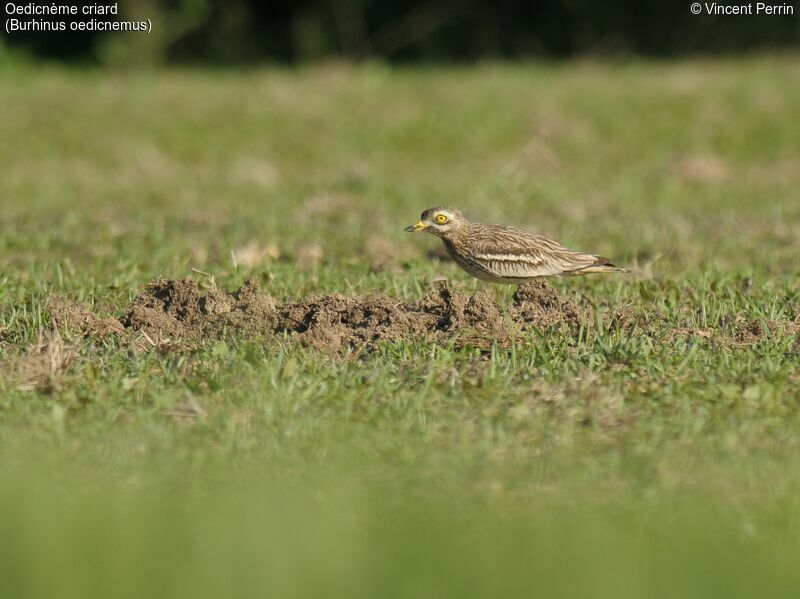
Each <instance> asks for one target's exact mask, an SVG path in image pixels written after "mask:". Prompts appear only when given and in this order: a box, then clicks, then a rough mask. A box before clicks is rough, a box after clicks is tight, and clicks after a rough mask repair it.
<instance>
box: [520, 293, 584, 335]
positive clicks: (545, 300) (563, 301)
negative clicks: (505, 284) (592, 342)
mask: <svg viewBox="0 0 800 599" xmlns="http://www.w3.org/2000/svg"><path fill="white" fill-rule="evenodd" d="M513 307H514V315H515V316H516V318H517V319H519V320H521V321H522V322H524V323H527V324H532V325H534V326H536V327H538V328H540V329H547V328H551V327H554V326H558V325H560V324H565V325H567V326H571V327H578V326H580V324H581V322H582V321H585V320H586V318H587V313H586V310H585V309H582V308H581V307H580V306H578V304H577V303H575V301H574V300H572V299H570V298H567V297H564V296H563V295H562V294H560V293H558V292H557V291H556V290H555V289H553V288H552V287H550V285H548V284H547V283H546V282H545V281H533V282H531V283H526V284H525V285H520V286H519V288H518V289H517V291H516V293H514V306H513Z"/></svg>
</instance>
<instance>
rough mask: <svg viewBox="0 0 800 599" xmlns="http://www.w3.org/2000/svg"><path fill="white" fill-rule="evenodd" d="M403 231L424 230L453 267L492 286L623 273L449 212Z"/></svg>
mask: <svg viewBox="0 0 800 599" xmlns="http://www.w3.org/2000/svg"><path fill="white" fill-rule="evenodd" d="M405 230H406V231H407V232H418V231H427V232H428V233H433V234H434V235H436V236H437V237H439V238H441V240H442V242H443V243H444V247H445V248H446V249H447V251H448V253H449V254H450V256H452V257H453V260H455V262H456V264H458V265H459V266H460V267H461V268H463V269H464V270H465V271H467V272H468V273H469V274H471V275H472V276H473V277H476V278H478V279H481V280H483V281H490V282H492V283H524V282H525V281H529V280H531V279H536V278H538V277H550V276H555V275H585V274H590V273H608V272H629V271H627V270H625V269H624V268H617V267H616V266H614V265H613V264H612V263H611V262H610V261H609V260H608V259H607V258H603V257H602V256H595V255H594V254H584V253H582V252H576V251H573V250H568V249H567V248H565V247H563V246H561V245H560V244H558V243H556V242H555V241H552V240H550V239H547V238H546V237H542V236H541V235H537V234H536V233H531V232H530V231H526V230H525V229H518V228H516V227H509V226H507V225H484V224H480V223H471V222H469V221H468V220H467V219H466V218H465V217H464V215H463V214H461V212H459V211H458V210H456V209H455V208H449V207H447V206H440V207H438V208H430V209H429V210H426V211H425V212H423V213H422V217H421V218H420V221H419V222H418V223H417V224H416V225H411V226H410V227H406V229H405Z"/></svg>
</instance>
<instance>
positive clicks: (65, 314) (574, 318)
mask: <svg viewBox="0 0 800 599" xmlns="http://www.w3.org/2000/svg"><path fill="white" fill-rule="evenodd" d="M49 309H50V312H51V316H52V319H53V323H54V325H55V326H56V327H58V328H63V327H66V328H68V329H71V330H73V331H80V332H82V333H83V334H84V335H85V336H86V337H91V338H93V339H104V338H106V337H108V336H109V335H115V336H118V337H120V338H122V339H123V340H125V341H126V342H128V343H132V344H133V345H135V346H139V347H142V348H157V349H167V348H170V347H174V346H185V345H186V344H187V343H188V344H189V345H191V342H193V341H194V342H200V341H202V340H205V339H219V338H223V337H225V336H226V335H228V334H235V335H243V336H246V337H270V336H275V335H280V336H284V335H287V336H290V337H293V338H296V339H297V340H298V341H300V342H301V343H304V344H306V345H309V346H312V347H315V348H318V349H322V350H326V351H333V352H338V351H344V350H348V349H357V350H363V349H368V348H371V347H374V346H375V344H376V343H378V342H381V341H398V340H414V339H428V340H433V341H438V342H452V343H454V344H456V345H458V346H467V347H475V348H479V349H481V350H488V349H490V348H491V347H492V346H493V345H500V346H508V345H510V343H511V342H512V341H513V340H514V339H515V338H516V337H517V336H518V335H520V334H521V333H522V334H524V333H525V332H526V331H530V330H531V329H538V330H541V331H545V332H558V333H559V334H562V335H575V334H576V333H577V331H578V330H579V329H580V327H581V325H583V326H587V327H591V326H593V325H594V312H593V310H592V308H587V307H585V306H583V305H581V304H578V303H577V302H575V301H574V300H572V299H571V298H568V297H565V296H564V295H562V294H560V293H558V292H557V291H556V290H554V289H552V288H551V287H550V286H549V285H548V284H547V283H546V282H545V281H537V282H533V283H528V284H526V285H522V286H520V287H519V288H518V289H517V291H516V293H515V294H514V296H513V300H512V302H511V305H509V306H507V307H503V308H501V307H499V306H498V305H497V304H496V303H495V302H494V301H493V299H492V298H491V297H490V295H489V294H487V293H486V292H484V291H479V292H477V293H475V294H472V295H469V294H466V293H464V292H463V291H460V290H458V289H454V288H452V287H450V286H449V285H448V284H446V283H438V284H436V285H434V287H433V288H432V289H431V290H430V292H429V293H428V294H427V295H425V296H424V297H422V298H421V299H419V300H416V301H403V300H398V299H394V298H391V297H389V296H387V295H383V294H377V295H368V296H364V297H360V298H353V297H346V296H343V295H340V294H338V293H333V294H328V295H320V296H316V297H310V298H304V299H302V300H300V301H297V302H285V303H281V302H278V301H276V300H275V299H274V298H272V297H271V296H270V295H269V294H266V293H264V292H262V290H261V286H260V284H259V282H258V279H256V278H252V279H250V280H248V281H247V282H246V283H245V284H244V285H242V287H241V288H239V289H238V290H236V291H234V292H233V293H225V292H221V291H218V290H215V289H214V290H210V291H206V290H203V289H201V288H200V287H199V286H198V285H197V283H195V282H194V281H192V280H189V279H183V280H168V279H157V280H156V281H153V282H152V283H150V284H149V285H148V286H147V287H146V288H145V289H144V291H143V292H142V293H140V294H139V295H138V296H137V297H136V298H135V299H134V300H133V302H132V303H131V305H130V307H129V308H128V310H127V312H126V314H125V316H124V317H123V318H122V319H120V320H116V319H114V318H110V317H106V318H103V317H101V316H98V315H97V314H94V313H93V312H91V311H90V310H87V309H86V308H84V307H82V306H80V305H78V304H75V303H73V302H70V301H69V300H66V299H64V298H60V297H53V298H51V299H50V302H49ZM603 320H604V323H605V324H604V326H606V327H608V328H609V329H617V330H621V331H623V332H625V333H627V334H634V332H636V333H637V334H645V335H650V336H652V337H655V338H659V339H664V340H667V341H671V340H675V339H683V338H687V339H689V338H705V339H709V340H710V341H711V342H713V343H715V344H717V345H722V346H725V347H742V346H749V345H753V344H755V343H757V342H759V341H760V340H761V339H764V338H765V337H767V336H768V335H769V334H770V333H771V332H780V331H783V330H789V331H790V332H795V331H800V323H797V322H786V321H780V322H768V323H766V324H763V323H762V322H761V321H756V320H745V319H744V318H739V319H737V320H736V321H735V322H734V323H733V325H734V326H733V327H732V330H733V334H732V335H726V334H725V333H723V331H722V330H720V329H697V328H692V327H683V328H675V327H674V326H673V327H665V326H664V325H665V322H664V320H665V319H664V316H663V315H662V314H661V313H660V312H658V311H657V310H654V309H652V307H642V306H638V305H628V306H617V307H615V308H613V309H612V310H610V311H607V312H605V313H604V314H603ZM728 324H731V323H728Z"/></svg>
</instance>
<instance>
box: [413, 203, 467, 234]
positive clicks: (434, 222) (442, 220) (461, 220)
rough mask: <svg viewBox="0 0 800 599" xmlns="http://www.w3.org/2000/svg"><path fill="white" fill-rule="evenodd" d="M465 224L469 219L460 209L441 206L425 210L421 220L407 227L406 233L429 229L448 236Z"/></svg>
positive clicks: (429, 231) (431, 231)
mask: <svg viewBox="0 0 800 599" xmlns="http://www.w3.org/2000/svg"><path fill="white" fill-rule="evenodd" d="M465 225H469V221H468V220H467V219H466V218H465V217H464V215H463V214H461V213H460V212H459V211H458V210H456V209H455V208H448V207H447V206H439V207H438V208H429V209H428V210H426V211H425V212H423V213H422V216H421V217H420V219H419V222H418V223H417V224H416V225H410V226H408V227H406V228H405V231H406V233H418V232H420V231H427V232H428V233H433V234H434V235H436V236H438V237H447V236H448V235H451V234H452V233H454V232H456V231H458V230H459V229H460V228H461V227H463V226H465Z"/></svg>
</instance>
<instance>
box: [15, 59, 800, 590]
mask: <svg viewBox="0 0 800 599" xmlns="http://www.w3.org/2000/svg"><path fill="white" fill-rule="evenodd" d="M0 78H2V83H3V84H2V85H0V104H2V106H3V110H2V111H0V138H2V139H3V140H4V143H2V144H0V211H1V212H0V213H2V223H3V230H2V234H0V360H3V362H0V363H4V364H10V363H11V361H13V360H14V359H18V357H19V356H20V355H22V354H24V352H25V351H26V350H28V349H29V348H31V347H32V346H35V345H36V344H37V343H38V342H39V340H40V339H41V338H42V336H43V335H46V334H47V333H48V331H49V330H50V321H49V315H48V313H47V310H46V308H45V303H46V298H47V297H48V296H49V295H51V294H60V295H63V296H67V297H69V298H71V299H74V300H77V301H81V302H84V303H85V304H87V305H89V306H91V307H92V308H93V309H94V310H96V311H98V312H100V313H104V314H112V315H115V316H121V315H122V312H123V311H124V307H125V306H126V305H127V304H128V303H129V302H130V300H131V299H132V297H133V296H134V295H135V294H136V293H138V292H139V291H140V290H141V289H142V288H143V286H144V285H145V284H146V283H147V282H148V281H150V280H152V279H153V278H155V277H157V276H166V277H186V276H193V277H195V278H197V279H198V280H200V281H202V280H203V279H204V277H203V276H202V275H197V274H196V273H193V272H192V269H193V268H194V269H198V270H201V271H205V272H208V273H211V274H212V275H213V276H214V278H215V280H216V282H217V284H218V285H219V286H220V287H222V288H225V289H233V288H236V287H237V286H238V285H239V284H241V282H242V281H244V280H245V279H246V278H247V277H248V276H250V275H252V274H256V275H259V276H261V277H262V279H263V280H264V281H265V287H266V288H267V289H268V290H269V292H270V293H272V294H273V295H274V296H276V297H277V298H280V299H296V298H299V297H302V296H305V295H308V294H315V293H323V292H333V291H336V292H341V293H345V294H350V295H357V294H366V293H373V292H386V293H389V294H391V295H394V296H397V297H402V298H407V299H413V298H418V297H420V296H421V295H422V294H424V293H425V292H426V290H427V289H428V288H429V287H430V285H431V283H432V281H433V279H435V278H436V277H438V276H446V277H448V278H449V279H450V280H451V281H452V282H453V283H454V284H456V285H459V286H463V287H464V288H466V289H468V290H471V289H476V288H483V287H484V285H483V284H482V283H476V282H473V281H471V280H470V279H469V278H468V277H467V276H466V275H464V274H463V273H461V272H460V271H458V270H457V269H456V268H455V267H454V266H453V265H452V264H449V263H443V262H438V261H434V260H430V259H428V258H427V257H426V253H425V252H426V250H429V249H433V248H435V247H436V241H435V240H434V239H432V238H428V237H422V236H416V237H412V236H408V235H404V234H403V233H402V228H403V226H405V225H407V224H409V223H412V222H414V221H415V220H416V219H417V217H418V215H419V213H420V212H421V211H422V210H423V209H424V208H428V207H430V206H433V205H437V204H441V203H448V204H452V205H455V206H458V207H460V208H462V209H463V210H464V211H466V212H467V213H468V214H470V215H472V216H475V217H476V218H480V219H483V220H487V221H495V222H510V223H515V224H519V225H524V226H529V227H532V228H534V229H536V230H538V231H540V232H542V233H545V234H549V235H551V236H554V237H556V238H558V239H559V240H561V241H563V242H564V243H566V244H568V245H572V246H575V247H577V248H579V249H586V250H591V251H595V252H598V253H602V254H604V255H608V256H610V257H613V258H615V259H616V261H617V262H619V263H621V264H625V265H634V266H637V267H638V268H639V269H640V270H641V271H642V275H641V276H640V277H638V278H632V279H625V278H618V277H605V278H604V277H595V278H582V279H574V280H564V281H555V282H554V283H553V284H554V285H555V286H556V287H557V288H558V289H559V290H560V291H561V292H562V293H564V294H567V295H572V296H575V297H576V298H577V297H583V298H585V299H586V301H589V302H592V303H594V304H595V305H597V306H598V309H599V310H607V309H611V308H614V307H617V306H630V305H632V306H636V307H637V309H639V310H642V311H644V312H645V313H655V312H659V313H661V314H662V320H663V327H667V328H686V329H698V330H700V329H701V330H704V331H705V330H711V331H715V332H719V333H720V334H727V335H732V334H733V331H734V327H735V319H736V317H741V318H744V319H748V320H759V321H785V322H790V321H795V320H797V319H798V317H800V279H799V278H798V274H797V273H798V258H797V257H798V255H800V224H799V223H800V167H798V165H800V61H799V60H798V58H797V57H796V56H784V57H780V58H768V57H761V58H750V59H739V60H730V61H700V60H698V61H690V62H681V63H644V62H632V63H618V64H602V63H575V64H568V65H563V66H555V65H553V66H547V65H516V66H513V65H509V66H502V65H491V64H487V65H482V66H478V67H475V68H455V67H454V68H433V67H430V68H420V69H408V70H392V69H389V68H386V67H382V66H379V65H369V66H366V67H363V68H357V69H356V68H349V67H347V66H343V65H328V66H321V67H317V68H307V69H302V70H297V71H295V70H278V69H275V70H252V71H188V70H174V71H156V72H135V73H122V72H108V73H100V72H94V71H88V72H81V71H64V70H57V69H49V68H44V67H42V68H34V67H20V68H15V69H12V68H10V67H6V69H5V70H4V71H0ZM381 239H385V240H387V241H388V242H389V243H390V244H392V245H394V246H395V248H392V245H390V246H389V250H388V251H387V250H385V249H384V250H383V252H384V253H385V254H387V255H386V256H383V257H382V260H381V261H377V260H376V254H377V253H380V252H378V251H377V250H375V249H374V248H375V244H376V243H378V244H379V243H380V241H379V240H381ZM376 240H377V241H376ZM251 241H255V242H256V246H257V247H265V246H267V245H269V244H274V245H275V246H276V247H277V248H278V250H279V251H280V252H281V254H282V255H283V256H284V258H283V259H280V260H264V261H261V262H259V261H254V262H252V263H251V262H248V261H247V260H245V261H242V260H241V259H237V260H236V262H234V260H233V259H232V257H231V252H234V253H237V252H238V254H237V255H238V256H240V257H241V255H242V250H241V248H243V247H244V246H246V245H247V244H248V243H249V242H251ZM309 244H318V245H319V246H320V248H321V250H322V260H321V262H320V263H319V264H318V265H310V266H309V265H302V262H303V260H302V259H301V260H300V262H301V266H298V265H297V263H296V260H295V258H297V257H298V256H303V255H304V252H306V251H307V248H308V246H309ZM498 299H499V301H509V291H508V290H500V291H499V292H498ZM62 335H63V337H64V339H65V342H66V343H68V344H73V345H75V346H76V348H77V351H78V357H77V359H76V360H75V361H74V362H73V363H72V364H71V365H70V366H69V368H67V369H66V370H65V371H64V372H60V373H58V375H57V376H56V377H55V378H54V380H52V381H51V382H50V384H48V385H45V386H44V388H40V389H39V390H34V391H24V390H20V389H18V388H16V385H15V384H13V383H12V381H11V377H10V376H6V374H7V373H4V374H3V379H2V380H0V539H2V540H1V541H0V581H2V583H0V590H2V595H3V596H7V597H15V598H18V597H19V598H23V597H51V596H52V597H55V596H59V597H90V596H96V597H128V596H130V597H137V598H138V597H151V596H152V597H159V596H162V597H220V596H227V597H253V596H275V597H320V596H326V597H329V596H341V597H383V596H388V597H414V598H418V597H442V596H464V597H470V596H476V597H477V596H491V597H502V596H508V595H512V594H515V595H524V596H531V595H539V596H569V597H577V596H595V597H600V596H603V597H709V596H725V597H736V596H742V597H744V596H769V597H780V596H786V597H795V596H797V592H798V586H800V575H799V574H798V571H797V568H796V563H797V558H798V557H800V544H799V543H798V538H800V536H798V532H799V530H798V523H799V522H800V500H798V497H800V493H799V491H800V468H798V463H800V462H798V458H800V368H798V363H799V362H800V346H799V345H798V339H797V333H796V332H794V333H793V332H792V330H787V329H781V330H776V331H774V332H772V333H771V334H769V335H766V336H764V338H762V339H760V340H758V341H757V342H755V343H752V344H749V345H744V346H741V347H740V346H722V345H719V344H717V343H715V341H714V339H713V337H704V336H701V335H694V336H692V335H689V336H685V335H676V336H673V337H662V338H657V339H658V340H656V338H654V337H652V336H648V335H644V334H641V333H640V332H637V331H635V332H633V333H631V334H626V333H624V332H622V331H620V330H616V329H609V330H596V331H593V332H592V333H591V334H587V335H586V336H585V337H582V338H581V339H580V340H578V341H576V340H574V339H568V338H563V337H561V336H558V335H549V336H546V335H531V336H530V338H529V339H526V340H525V342H524V343H518V344H517V345H516V346H514V347H513V348H512V349H511V350H505V349H499V348H498V349H496V350H495V351H493V352H491V353H490V354H489V355H482V354H481V353H480V352H478V351H477V350H475V351H473V350H470V349H458V348H456V347H452V346H437V345H433V344H431V343H425V342H422V341H420V340H414V341H409V342H398V343H394V344H385V345H382V346H381V347H379V348H378V349H377V350H376V351H375V352H374V353H372V354H369V355H366V356H361V357H353V356H346V355H345V356H342V355H329V354H325V353H321V352H317V351H314V350H311V349H304V348H302V347H300V346H299V345H298V344H296V343H295V342H293V341H292V340H290V339H278V340H270V341H268V342H267V341H265V340H259V339H242V338H236V337H232V338H230V339H227V340H226V341H225V342H219V341H210V342H208V343H207V344H204V345H202V346H201V347H200V348H199V349H195V350H192V351H187V352H180V351H172V352H167V353H163V354H159V353H156V352H135V351H130V350H129V348H126V347H122V346H120V344H119V343H117V342H115V341H114V340H113V339H112V340H108V341H105V342H102V343H93V342H91V341H87V340H83V339H81V338H80V336H79V335H78V334H77V333H76V332H75V331H68V330H64V331H62Z"/></svg>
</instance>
